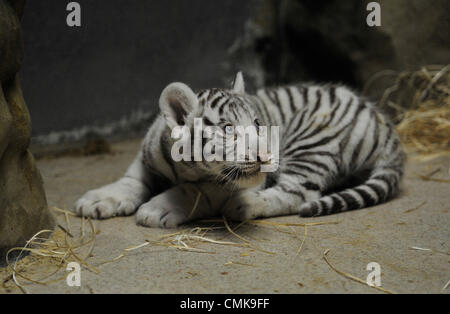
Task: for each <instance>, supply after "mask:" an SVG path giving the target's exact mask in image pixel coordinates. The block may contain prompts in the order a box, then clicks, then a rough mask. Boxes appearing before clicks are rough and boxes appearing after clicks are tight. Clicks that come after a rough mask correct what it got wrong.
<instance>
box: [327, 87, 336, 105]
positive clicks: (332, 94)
mask: <svg viewBox="0 0 450 314" xmlns="http://www.w3.org/2000/svg"><path fill="white" fill-rule="evenodd" d="M328 92H329V93H330V104H334V102H335V101H336V87H335V86H331V87H330V89H329V90H328Z"/></svg>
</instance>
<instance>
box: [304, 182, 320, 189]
mask: <svg viewBox="0 0 450 314" xmlns="http://www.w3.org/2000/svg"><path fill="white" fill-rule="evenodd" d="M302 185H303V186H304V187H305V189H307V190H309V191H320V186H319V185H317V184H315V183H313V182H305V183H303V184H302Z"/></svg>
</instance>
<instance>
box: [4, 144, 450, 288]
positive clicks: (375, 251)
mask: <svg viewBox="0 0 450 314" xmlns="http://www.w3.org/2000/svg"><path fill="white" fill-rule="evenodd" d="M138 147H139V142H138V141H129V142H124V143H120V144H117V145H115V146H114V149H113V151H114V154H112V155H100V156H92V157H83V158H81V157H64V158H59V159H48V160H45V159H44V160H40V161H39V162H38V165H39V167H40V169H41V171H42V174H43V178H44V182H45V187H46V190H47V197H48V202H49V204H50V205H51V206H58V207H61V208H62V207H64V206H65V205H67V206H69V205H71V204H73V202H74V201H75V200H76V199H77V198H78V197H79V196H80V195H81V194H83V193H84V192H85V191H86V190H88V189H90V188H94V187H97V186H99V185H102V184H105V183H108V182H110V181H113V180H115V179H117V178H119V177H120V175H121V174H122V173H123V172H124V171H125V169H126V168H127V166H128V164H129V163H130V162H131V160H132V159H133V158H134V155H135V153H136V151H137V149H138ZM449 167H450V158H448V157H445V158H444V157H441V158H439V159H435V160H433V161H431V162H425V163H420V164H419V163H418V162H414V161H409V163H408V167H407V173H406V176H405V180H404V188H403V193H402V195H401V196H400V197H398V198H397V199H395V200H393V201H391V202H389V203H388V204H384V205H380V206H377V207H374V208H369V209H364V210H360V211H355V212H350V213H344V214H339V215H335V216H329V217H323V218H314V219H300V218H298V217H295V216H292V217H282V218H275V219H271V221H276V222H284V223H303V222H338V223H337V224H327V225H320V226H310V227H308V228H307V235H306V240H305V242H304V245H303V247H302V250H301V251H300V253H299V254H298V255H297V254H296V252H297V251H298V248H299V247H300V244H301V242H302V239H303V237H304V228H303V227H291V228H290V229H289V228H281V229H280V230H276V229H274V228H273V227H269V226H242V227H241V228H239V229H238V230H237V233H238V234H239V235H241V236H244V237H246V238H247V239H249V240H250V241H251V242H252V243H254V244H257V245H258V246H259V247H260V248H262V249H264V250H267V251H272V252H274V253H275V254H268V253H265V252H262V251H259V250H254V251H250V250H249V249H248V248H241V247H233V246H219V245H213V244H212V245H206V244H204V245H201V246H200V247H201V248H202V249H205V250H209V251H212V252H214V254H207V253H195V252H185V251H179V250H176V249H174V248H170V247H161V246H154V245H148V246H146V247H142V248H140V249H137V250H134V251H132V252H130V253H129V254H128V255H127V256H126V257H124V258H122V259H120V260H118V261H116V262H113V263H109V264H104V265H102V266H99V267H98V268H99V270H100V273H99V274H96V273H93V272H91V271H89V270H87V269H85V268H82V272H81V276H82V282H81V287H68V286H67V285H66V283H65V281H61V282H59V283H55V284H50V285H46V286H40V285H29V286H26V290H27V291H28V292H32V293H54V292H59V293H111V292H117V293H380V292H379V291H377V290H375V289H373V288H370V287H368V286H366V285H363V284H361V283H357V282H355V281H352V280H350V279H348V278H346V277H344V276H342V275H340V274H338V273H336V272H335V271H334V270H332V269H331V268H330V266H329V265H327V263H326V262H325V260H324V259H323V253H324V251H325V250H328V249H329V250H330V251H329V253H328V258H329V261H330V262H331V263H332V264H333V265H334V266H335V267H336V268H338V269H339V270H342V271H345V272H347V273H350V274H352V275H354V276H357V277H359V278H361V279H364V280H365V278H366V277H367V275H368V274H369V271H367V270H366V267H367V264H368V263H370V262H377V263H378V264H379V265H380V266H381V273H382V276H381V280H382V287H383V288H385V289H389V290H392V291H394V292H398V293H442V292H444V293H449V291H450V288H449V289H447V290H445V291H442V289H443V287H444V286H445V284H446V283H447V282H448V281H449V280H450V256H449V255H448V252H449V245H450V243H449V239H450V216H449V210H450V193H449V192H450V189H449V187H450V184H449V183H448V182H436V181H424V180H422V179H421V178H419V177H418V176H417V175H416V174H426V173H430V172H433V171H434V170H436V169H440V171H439V172H438V173H437V174H435V175H434V178H441V179H444V180H449V179H450V174H449ZM421 204H422V206H421V207H419V208H416V207H418V205H421ZM58 219H59V221H60V223H61V224H63V225H64V224H65V222H64V219H63V216H59V217H58ZM78 223H79V219H78V218H74V219H73V220H72V224H73V225H72V226H71V227H72V229H74V228H75V227H76V224H78ZM96 226H97V228H98V229H99V230H101V232H100V233H99V234H98V235H97V238H96V245H95V248H94V251H93V256H92V257H91V258H90V261H91V263H92V264H93V265H96V263H99V262H100V261H104V260H109V259H111V258H114V257H116V256H118V255H120V254H121V253H122V252H123V249H124V248H127V247H130V246H135V245H139V244H141V243H144V242H145V240H147V239H156V238H158V237H159V236H161V235H163V234H167V233H172V232H174V231H173V230H161V229H148V228H144V227H140V226H136V225H135V219H134V217H125V218H114V219H110V220H104V221H97V222H96ZM194 226H195V224H194V225H192V226H189V227H194ZM283 231H285V232H283ZM286 231H288V232H289V233H286ZM291 231H295V232H296V234H293V233H292V232H291ZM207 236H208V237H211V238H214V239H223V238H224V239H225V240H226V241H235V242H242V241H241V240H240V239H238V238H236V237H234V236H233V235H231V234H230V233H228V232H227V231H226V230H223V229H219V230H215V231H213V232H211V233H209V234H208V235H207ZM411 247H420V248H426V249H431V251H419V250H414V249H411ZM230 261H232V262H235V264H231V265H226V264H227V263H229V262H230ZM239 263H241V264H239ZM249 265H251V266H249ZM0 291H1V289H0ZM12 291H17V290H14V289H12Z"/></svg>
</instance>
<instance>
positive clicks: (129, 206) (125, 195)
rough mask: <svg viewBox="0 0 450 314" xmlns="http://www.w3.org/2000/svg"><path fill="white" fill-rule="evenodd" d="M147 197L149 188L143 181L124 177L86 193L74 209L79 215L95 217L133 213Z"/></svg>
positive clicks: (102, 217)
mask: <svg viewBox="0 0 450 314" xmlns="http://www.w3.org/2000/svg"><path fill="white" fill-rule="evenodd" d="M147 197H148V190H147V188H146V187H145V186H144V185H143V184H142V183H140V182H138V181H136V180H134V179H130V178H122V179H121V180H119V181H117V182H115V183H112V184H109V185H106V186H104V187H101V188H99V189H95V190H91V191H89V192H87V193H86V194H84V195H83V196H82V197H81V198H80V199H79V200H78V201H77V202H76V203H75V207H74V208H73V211H74V212H75V213H76V214H77V215H79V216H83V217H91V218H94V219H105V218H110V217H114V216H125V215H131V214H133V213H134V212H135V211H136V209H137V208H138V206H139V205H141V204H142V203H143V202H144V200H145V199H146V198H147Z"/></svg>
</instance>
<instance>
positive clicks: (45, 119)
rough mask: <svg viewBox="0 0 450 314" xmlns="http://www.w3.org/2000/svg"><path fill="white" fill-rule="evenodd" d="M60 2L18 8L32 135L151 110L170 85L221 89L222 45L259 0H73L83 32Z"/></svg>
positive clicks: (239, 30)
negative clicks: (21, 12) (69, 23)
mask: <svg viewBox="0 0 450 314" xmlns="http://www.w3.org/2000/svg"><path fill="white" fill-rule="evenodd" d="M69 2H70V1H69V0H42V1H27V5H26V8H25V14H24V17H23V21H22V24H23V37H24V44H25V60H24V65H23V68H22V71H21V80H22V83H23V90H24V95H25V99H26V101H27V104H28V107H29V109H30V113H31V117H32V123H33V135H35V136H36V135H42V134H47V133H50V132H52V131H61V130H69V129H73V128H79V127H82V126H84V125H101V124H104V123H107V122H110V121H115V120H118V119H120V118H121V117H123V116H124V115H128V114H130V113H131V112H133V111H136V110H138V109H140V110H143V111H152V110H154V109H155V108H156V106H157V100H158V97H159V94H160V92H161V90H162V89H163V88H164V86H165V85H167V84H168V83H170V82H171V81H174V80H179V81H184V82H186V83H188V84H190V85H191V86H192V87H193V88H204V87H212V86H222V85H223V84H224V81H225V80H226V79H229V78H228V77H226V75H225V72H226V69H225V66H224V61H225V60H226V55H227V49H228V48H229V47H230V46H231V45H232V44H233V41H234V40H235V38H237V37H238V36H239V34H240V33H242V31H243V27H244V24H245V21H246V20H247V19H248V18H249V16H250V14H251V12H252V10H254V9H255V8H254V6H256V5H257V4H258V3H259V1H257V0H252V1H241V0H226V1H211V0H189V1H188V0H170V1H166V0H151V1H144V0H139V1H138V0H126V1H125V0H96V1H92V0H79V1H78V3H80V5H81V8H82V10H81V11H82V16H81V20H82V27H73V28H71V27H68V26H67V25H66V17H67V14H68V13H69V12H67V11H66V6H67V4H68V3H69ZM228 70H230V69H228ZM231 70H234V69H231ZM227 73H230V71H228V72H227Z"/></svg>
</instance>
